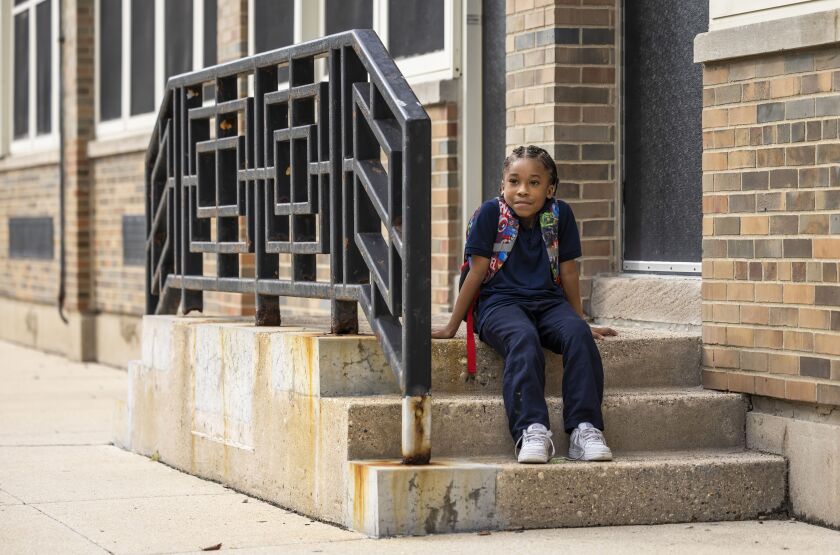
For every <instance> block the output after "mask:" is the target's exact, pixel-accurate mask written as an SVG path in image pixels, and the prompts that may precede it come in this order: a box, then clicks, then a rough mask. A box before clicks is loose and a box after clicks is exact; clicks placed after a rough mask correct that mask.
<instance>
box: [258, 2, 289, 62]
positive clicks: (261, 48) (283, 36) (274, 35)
mask: <svg viewBox="0 0 840 555" xmlns="http://www.w3.org/2000/svg"><path fill="white" fill-rule="evenodd" d="M294 40H295V2H294V0H254V49H255V51H256V52H265V51H266V50H274V49H275V48H280V47H283V46H289V45H290V44H292V43H293V42H294Z"/></svg>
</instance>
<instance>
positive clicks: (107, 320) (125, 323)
mask: <svg viewBox="0 0 840 555" xmlns="http://www.w3.org/2000/svg"><path fill="white" fill-rule="evenodd" d="M142 323H143V317H142V316H140V315H135V314H98V315H97V316H96V318H95V326H94V329H95V334H96V335H95V343H96V345H95V351H94V359H95V360H96V361H97V362H99V363H102V364H107V365H109V366H117V367H119V368H128V363H129V361H131V360H137V359H138V358H139V357H140V332H141V331H142Z"/></svg>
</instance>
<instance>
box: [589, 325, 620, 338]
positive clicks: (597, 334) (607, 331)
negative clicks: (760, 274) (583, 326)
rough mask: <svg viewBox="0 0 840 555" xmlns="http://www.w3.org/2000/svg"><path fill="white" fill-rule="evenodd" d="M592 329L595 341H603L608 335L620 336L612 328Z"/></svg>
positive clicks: (593, 327) (592, 327)
mask: <svg viewBox="0 0 840 555" xmlns="http://www.w3.org/2000/svg"><path fill="white" fill-rule="evenodd" d="M590 329H591V330H592V337H594V338H595V339H603V338H605V337H607V336H608V335H618V332H616V331H615V330H614V329H612V328H599V327H595V326H590Z"/></svg>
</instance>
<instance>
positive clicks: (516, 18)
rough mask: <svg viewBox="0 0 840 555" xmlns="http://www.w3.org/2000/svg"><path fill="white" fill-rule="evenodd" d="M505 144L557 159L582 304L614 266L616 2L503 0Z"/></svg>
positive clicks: (595, 0) (600, 0)
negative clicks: (577, 248)
mask: <svg viewBox="0 0 840 555" xmlns="http://www.w3.org/2000/svg"><path fill="white" fill-rule="evenodd" d="M506 9H507V42H506V50H507V145H508V151H510V150H511V149H512V148H513V147H515V146H517V145H520V144H536V145H539V146H542V147H543V148H545V149H546V150H548V152H549V153H551V154H552V156H553V157H554V159H555V161H556V162H557V169H558V174H559V178H560V184H559V187H558V190H557V196H558V197H559V198H561V199H563V200H565V201H567V202H569V204H570V205H571V206H572V209H573V210H574V213H575V217H576V218H577V222H578V227H579V229H580V234H581V240H582V246H583V256H582V257H581V258H580V259H579V260H580V275H581V295H582V296H583V297H584V307H586V306H587V305H588V302H587V298H588V297H589V294H590V291H591V284H592V277H593V276H595V275H596V274H598V273H601V272H608V271H613V270H615V265H616V257H615V254H616V253H615V248H616V247H615V238H614V237H615V212H616V208H615V206H616V175H615V171H616V164H615V160H616V84H615V80H616V78H615V73H616V68H615V63H616V62H615V57H616V55H615V21H616V2H615V0H507V4H506Z"/></svg>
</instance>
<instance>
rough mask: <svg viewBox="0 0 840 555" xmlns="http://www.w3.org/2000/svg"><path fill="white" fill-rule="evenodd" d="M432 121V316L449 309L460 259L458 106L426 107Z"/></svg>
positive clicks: (453, 298)
mask: <svg viewBox="0 0 840 555" xmlns="http://www.w3.org/2000/svg"><path fill="white" fill-rule="evenodd" d="M426 112H427V113H428V114H429V118H430V119H431V120H432V215H431V217H432V313H435V312H447V311H450V310H452V303H453V302H454V300H455V295H456V294H457V290H455V289H453V285H452V284H453V282H454V278H455V276H456V275H458V274H459V271H460V270H459V268H460V266H461V261H462V258H463V243H464V240H463V234H464V226H465V225H466V224H464V223H462V222H461V215H460V206H461V189H460V180H459V178H458V106H457V105H456V104H454V103H444V104H437V105H434V106H426Z"/></svg>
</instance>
